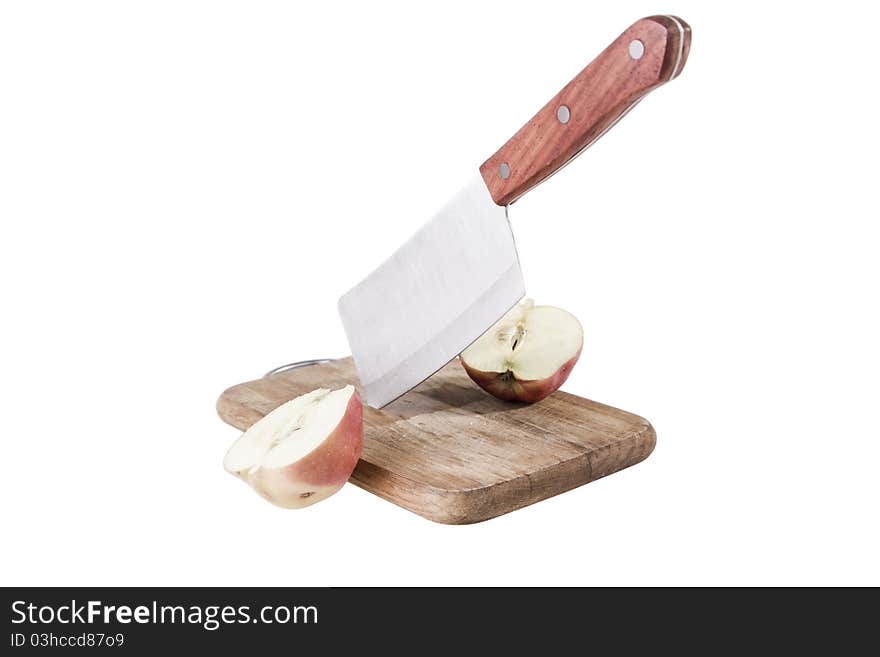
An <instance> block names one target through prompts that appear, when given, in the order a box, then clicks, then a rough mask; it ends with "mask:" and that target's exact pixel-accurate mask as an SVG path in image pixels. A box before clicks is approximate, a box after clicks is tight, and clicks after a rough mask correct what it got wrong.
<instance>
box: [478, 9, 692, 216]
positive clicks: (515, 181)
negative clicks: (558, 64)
mask: <svg viewBox="0 0 880 657" xmlns="http://www.w3.org/2000/svg"><path fill="white" fill-rule="evenodd" d="M634 41H637V42H640V43H641V44H642V46H643V48H644V52H643V53H642V54H641V56H640V57H638V58H635V57H633V56H632V55H631V54H630V44H632V43H633V42H634ZM690 43H691V28H690V26H689V25H688V24H687V23H685V22H684V21H683V20H682V19H680V18H678V17H675V16H650V17H648V18H643V19H641V20H639V21H636V22H635V23H634V24H633V25H632V26H630V27H629V29H627V30H626V31H625V32H624V33H623V34H621V35H620V36H619V37H618V38H617V39H616V40H615V41H614V43H612V44H611V45H610V46H608V47H607V48H606V49H605V50H604V51H602V53H601V54H600V55H599V56H598V57H596V59H594V60H593V61H592V62H591V63H590V64H589V65H588V66H587V67H586V68H585V69H584V70H582V71H581V72H580V73H578V74H577V76H575V78H574V79H573V80H572V81H571V82H569V83H568V84H567V85H565V87H564V88H563V89H562V91H560V92H559V93H558V94H556V96H554V97H553V99H552V100H550V102H549V103H547V104H546V105H545V106H544V107H543V108H542V109H541V110H540V111H539V112H538V113H537V114H535V116H534V117H532V118H531V119H530V120H529V122H528V123H526V124H525V125H524V126H523V127H522V128H520V129H519V131H518V132H517V133H516V134H515V135H514V136H513V137H511V138H510V140H509V141H508V142H507V143H506V144H504V146H502V147H501V148H500V149H499V150H498V152H497V153H495V154H494V155H493V156H492V157H490V158H489V159H488V160H486V161H485V162H484V163H483V165H482V166H481V167H480V173H481V174H482V176H483V180H484V181H485V182H486V186H487V187H488V188H489V191H490V193H491V194H492V198H493V199H494V201H495V202H496V203H497V204H499V205H508V204H510V203H513V202H514V201H515V200H516V199H517V198H519V197H520V196H522V195H523V194H525V193H526V192H527V191H528V190H530V189H531V188H532V187H534V186H535V185H537V184H538V183H540V182H541V181H542V180H545V179H546V178H548V177H549V176H551V175H552V174H553V173H555V172H556V171H558V170H559V169H561V168H562V167H563V166H565V164H566V163H567V162H568V161H569V160H571V159H572V158H574V157H575V156H577V155H578V154H579V153H580V152H581V151H582V150H583V149H584V148H586V147H587V146H589V145H590V144H591V143H592V142H593V141H595V140H596V139H598V138H599V137H601V136H602V134H603V133H604V132H605V131H606V130H608V128H610V127H611V126H612V125H614V123H615V122H616V121H617V120H618V119H620V118H621V117H622V116H623V115H624V114H626V112H627V111H629V109H630V108H631V107H632V106H633V105H634V104H635V103H636V102H638V101H639V100H640V99H641V98H642V97H643V96H645V95H646V94H647V93H648V92H650V91H651V90H653V89H656V88H657V87H658V86H660V85H661V84H663V83H664V82H668V81H669V80H671V79H673V78H675V77H677V76H678V74H679V73H681V70H682V68H684V65H685V62H687V57H688V54H689V52H690ZM562 106H565V108H566V110H567V112H568V115H567V121H566V122H565V123H563V122H562V121H560V119H559V118H558V115H557V112H558V111H559V109H560V107H562ZM563 116H564V117H565V115H563ZM502 167H503V174H502ZM505 175H506V176H507V177H504V176H505Z"/></svg>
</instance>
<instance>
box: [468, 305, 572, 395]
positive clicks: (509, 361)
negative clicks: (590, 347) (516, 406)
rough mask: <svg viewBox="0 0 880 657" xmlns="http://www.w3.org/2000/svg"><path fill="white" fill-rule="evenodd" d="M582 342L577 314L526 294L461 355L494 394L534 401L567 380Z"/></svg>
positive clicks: (480, 383) (475, 377) (476, 378)
mask: <svg viewBox="0 0 880 657" xmlns="http://www.w3.org/2000/svg"><path fill="white" fill-rule="evenodd" d="M583 345H584V330H583V328H582V327H581V324H580V322H579V321H578V320H577V319H576V318H575V317H574V315H572V314H571V313H568V312H566V311H564V310H562V309H560V308H554V307H553V306H536V305H534V302H533V301H532V300H531V299H526V300H525V301H523V302H521V303H519V304H518V305H516V306H514V307H513V308H512V309H511V310H510V311H509V312H508V313H507V314H506V315H505V316H504V317H502V318H501V319H500V320H498V322H496V323H495V325H494V326H493V327H492V328H490V329H489V330H488V331H486V332H485V333H484V334H483V335H481V336H480V337H479V338H477V340H476V341H475V342H474V343H473V344H471V345H470V346H469V347H468V348H467V349H465V350H464V351H463V352H462V353H461V356H460V358H461V364H462V365H463V366H464V369H465V370H466V371H467V373H468V375H469V376H470V377H471V378H472V379H473V380H474V382H475V383H476V384H477V385H478V386H480V387H481V388H482V389H483V390H485V391H486V392H488V393H489V394H490V395H494V396H495V397H498V398H499V399H506V400H508V401H521V402H529V403H532V402H537V401H540V400H542V399H544V398H545V397H546V396H547V395H549V394H550V393H552V392H555V391H556V390H558V389H559V386H561V385H562V384H563V383H565V380H566V379H567V378H568V375H569V374H570V373H571V370H572V368H573V367H574V365H575V363H576V362H577V360H578V358H579V357H580V355H581V349H582V348H583Z"/></svg>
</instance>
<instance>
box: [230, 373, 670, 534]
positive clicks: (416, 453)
mask: <svg viewBox="0 0 880 657" xmlns="http://www.w3.org/2000/svg"><path fill="white" fill-rule="evenodd" d="M346 383H352V384H354V385H355V386H358V382H357V375H356V374H355V369H354V364H353V363H352V360H351V358H342V359H339V360H334V361H330V362H329V363H323V364H320V365H312V366H309V367H305V368H302V369H297V370H292V371H289V372H284V373H281V374H275V375H272V376H269V377H264V378H262V379H257V380H256V381H249V382H248V383H242V384H239V385H237V386H233V387H232V388H229V389H228V390H226V391H225V392H224V393H223V394H222V395H220V399H219V400H218V401H217V412H218V413H219V414H220V417H221V418H222V419H223V420H224V421H225V422H227V423H229V424H231V425H233V426H235V427H238V428H239V429H242V430H244V429H247V428H248V427H249V426H250V425H251V424H253V423H254V422H256V421H257V420H259V419H260V418H261V417H263V416H264V415H265V414H266V413H268V412H269V411H271V410H272V409H274V408H275V407H277V406H279V405H280V404H282V403H283V402H286V401H287V400H289V399H293V398H294V397H297V396H299V395H301V394H303V393H306V392H309V391H310V390H314V389H315V388H320V387H325V388H338V387H340V386H342V385H344V384H346ZM358 387H359V386H358ZM359 392H360V390H359ZM361 398H363V394H361ZM655 442H656V435H655V433H654V429H653V427H651V425H650V423H649V422H648V421H647V420H645V419H643V418H641V417H639V416H637V415H633V414H631V413H627V412H626V411H621V410H618V409H616V408H612V407H611V406H605V405H604V404H599V403H597V402H594V401H590V400H588V399H583V398H581V397H577V396H575V395H571V394H568V393H566V392H561V391H558V392H555V393H553V394H552V395H550V396H549V397H548V398H547V399H544V400H543V401H540V402H538V403H536V404H532V405H524V404H515V403H510V402H504V401H500V400H498V399H495V398H494V397H491V396H489V395H488V394H486V393H485V392H483V391H482V390H481V389H480V388H478V387H477V386H476V385H475V384H474V383H473V382H472V381H471V380H470V378H468V376H467V374H466V373H465V371H464V369H463V368H462V367H461V365H460V364H459V362H458V359H455V360H453V361H452V362H451V363H449V364H448V365H446V367H444V368H443V369H442V370H440V371H439V372H437V373H436V374H435V375H434V376H432V377H431V378H430V379H428V380H427V381H425V382H424V383H422V384H421V385H419V386H418V387H417V388H415V389H414V390H411V391H410V392H408V393H406V394H405V395H404V396H403V397H401V398H399V399H397V400H396V401H394V402H392V403H391V404H389V405H388V406H385V407H384V408H383V409H382V410H375V409H373V408H370V407H368V406H366V405H364V451H363V454H362V456H361V460H360V463H358V466H357V469H356V470H355V471H354V474H353V475H352V477H351V480H350V481H351V482H352V483H354V484H355V485H357V486H360V487H361V488H363V489H365V490H368V491H370V492H371V493H375V494H376V495H378V496H379V497H382V498H385V499H386V500H389V501H390V502H394V503H395V504H397V505H399V506H402V507H404V508H405V509H409V510H410V511H413V512H415V513H418V514H419V515H421V516H424V517H425V518H428V519H429V520H434V521H436V522H443V523H449V524H467V523H473V522H480V521H481V520H488V519H489V518H494V517H495V516H500V515H502V514H504V513H508V512H509V511H513V510H515V509H519V508H522V507H524V506H527V505H529V504H534V503H535V502H539V501H540V500H543V499H546V498H548V497H552V496H553V495H558V494H559V493H562V492H565V491H567V490H571V489H572V488H576V487H577V486H581V485H583V484H586V483H589V482H591V481H593V480H594V479H598V478H599V477H604V476H605V475H609V474H611V473H612V472H617V471H618V470H621V469H623V468H626V467H628V466H630V465H633V464H634V463H638V462H639V461H642V460H644V459H645V458H647V456H648V455H649V454H650V453H651V451H652V450H653V449H654V444H655Z"/></svg>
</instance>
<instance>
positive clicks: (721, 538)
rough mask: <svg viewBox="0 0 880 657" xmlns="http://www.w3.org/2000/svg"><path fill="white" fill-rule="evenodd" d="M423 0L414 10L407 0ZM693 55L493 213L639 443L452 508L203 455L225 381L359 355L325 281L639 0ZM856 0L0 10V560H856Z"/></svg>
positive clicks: (252, 569)
mask: <svg viewBox="0 0 880 657" xmlns="http://www.w3.org/2000/svg"><path fill="white" fill-rule="evenodd" d="M417 6H418V7H422V8H417ZM668 12H673V13H677V14H679V15H681V16H682V17H683V18H685V19H686V20H687V21H688V22H690V23H691V25H692V27H693V48H692V50H691V56H690V60H689V61H688V64H687V67H686V68H685V70H684V72H683V74H682V75H681V77H680V78H678V79H677V80H675V81H674V82H672V83H670V84H669V85H668V86H666V87H664V88H662V89H659V90H658V91H656V92H655V93H654V94H652V95H651V96H650V97H648V98H647V99H646V100H645V101H644V102H643V103H642V104H641V105H640V106H639V107H638V108H637V109H636V110H635V111H633V112H632V113H631V114H630V115H629V116H627V118H626V119H624V120H623V121H622V122H621V123H620V124H618V126H617V127H615V128H614V130H612V131H611V132H610V133H609V134H608V135H606V136H605V137H604V138H603V139H602V140H601V141H600V142H599V143H597V144H596V145H595V146H594V147H593V148H591V149H590V150H589V151H588V152H587V153H586V154H584V155H583V156H582V157H581V158H580V159H579V160H578V161H576V162H575V163H573V164H572V165H571V166H570V167H568V168H567V169H566V170H565V172H564V173H563V174H561V175H559V176H556V177H555V178H553V179H552V180H551V181H549V182H548V183H547V184H545V185H543V186H541V187H540V188H539V189H537V190H535V191H534V192H532V193H531V194H529V196H528V197H526V198H524V199H523V200H522V201H520V202H519V203H517V204H516V205H515V206H514V207H513V208H511V218H512V222H513V226H514V229H515V232H516V236H517V241H518V245H519V248H520V256H521V260H522V263H523V269H524V273H525V277H526V281H527V285H528V291H529V294H530V296H532V297H534V298H535V299H537V301H538V302H539V303H550V304H554V305H559V306H561V307H564V308H566V309H568V310H570V311H571V312H572V313H574V314H575V315H576V316H577V317H578V318H579V319H580V320H581V321H582V323H583V324H584V327H585V331H586V342H585V349H584V355H583V357H582V358H581V361H580V363H579V365H578V366H577V368H576V369H575V371H574V373H573V374H572V376H571V378H570V379H569V381H568V383H567V384H566V386H565V389H567V390H568V391H570V392H573V393H577V394H579V395H583V396H586V397H590V398H592V399H596V400H598V401H602V402H606V403H609V404H612V405H615V406H618V407H621V408H624V409H627V410H630V411H632V412H635V413H638V414H640V415H643V416H644V417H646V418H648V419H650V420H651V421H652V423H653V424H654V426H655V427H656V429H657V433H658V446H657V449H656V451H655V452H654V454H653V455H652V456H651V457H650V458H649V459H648V460H647V461H645V462H644V463H642V464H639V465H637V466H635V467H633V468H631V469H628V470H625V471H623V472H620V473H618V474H615V475H614V476H611V477H608V478H606V479H604V480H600V481H597V482H594V483H592V484H590V485H589V486H585V487H583V488H580V489H578V490H575V491H572V492H569V493H566V494H564V495H561V496H559V497H556V498H553V499H550V500H547V501H544V502H541V503H539V504H536V505H534V506H532V507H529V508H526V509H523V510H520V511H516V512H514V513H512V514H510V515H507V516H504V517H501V518H497V519H494V520H490V521H488V522H486V523H482V524H479V525H473V526H462V527H449V526H443V525H439V524H433V523H431V522H429V521H427V520H423V519H422V518H420V517H418V516H416V515H414V514H412V513H410V512H408V511H405V510H403V509H400V508H398V507H395V506H393V505H391V504H389V503H387V502H384V501H382V500H380V499H379V498H377V497H374V496H372V495H370V494H368V493H366V492H364V491H362V490H360V489H358V488H356V487H354V486H352V485H348V486H346V487H345V488H344V489H343V490H342V491H341V492H340V493H338V494H337V495H335V496H334V497H332V498H330V499H329V500H327V501H325V502H323V503H320V504H318V505H316V506H313V507H311V508H308V509H306V510H304V511H285V510H282V509H278V508H275V507H272V506H270V505H269V504H267V503H265V502H264V501H263V500H261V499H260V498H258V497H257V496H256V495H255V494H254V493H253V492H251V491H250V490H249V489H248V488H247V487H246V486H245V485H244V484H242V483H241V482H239V481H237V480H235V479H234V478H233V477H231V476H230V475H228V474H226V473H225V472H224V470H223V468H222V465H221V463H222V459H223V455H224V453H225V451H226V449H227V448H228V446H229V445H230V444H231V443H232V442H233V440H234V439H235V438H236V436H237V435H238V432H237V431H236V430H234V429H232V428H231V427H228V426H226V425H224V424H223V423H222V422H221V421H220V420H219V419H218V418H217V416H216V414H215V410H214V402H215V400H216V398H217V396H218V395H219V393H220V392H221V391H222V390H223V389H224V388H226V387H228V386H230V385H232V384H234V383H237V382H240V381H244V380H248V379H252V378H255V377H257V376H259V375H261V374H262V373H263V372H265V371H266V370H268V369H270V368H272V367H273V366H276V365H279V364H281V363H284V362H288V361H291V360H298V359H304V358H311V357H319V356H342V355H345V354H346V353H347V346H346V340H345V336H344V334H343V331H342V328H341V326H340V323H339V321H338V318H337V314H336V299H337V297H338V296H339V295H340V294H341V293H342V292H344V291H345V290H346V289H347V288H348V287H349V286H350V285H351V284H353V283H354V282H356V281H357V280H358V279H359V278H360V277H362V276H363V275H364V274H366V273H367V272H368V271H369V270H370V269H371V268H372V267H373V266H374V265H375V264H377V263H378V262H380V261H381V260H382V259H383V257H384V256H385V255H386V254H387V253H388V252H389V251H390V250H391V249H392V248H393V247H395V246H396V245H397V243H398V242H400V241H401V240H402V239H403V238H405V237H406V236H407V235H408V234H409V233H410V232H412V231H413V230H414V229H415V228H417V227H418V225H419V224H420V223H421V222H422V221H424V220H425V219H427V218H428V217H429V216H430V214H431V212H432V211H433V210H434V209H435V208H436V207H437V206H439V205H441V204H442V202H443V201H444V200H445V198H446V196H448V195H449V194H451V193H453V192H454V191H455V190H456V188H457V187H458V186H459V184H460V183H462V182H464V180H465V179H467V178H468V177H469V176H470V175H471V174H472V173H473V171H474V170H475V169H476V167H477V166H478V165H479V164H480V163H482V162H483V160H484V159H486V158H487V157H488V156H489V155H491V154H492V153H493V152H494V151H495V150H496V149H497V148H498V147H499V146H501V144H503V143H504V141H506V139H507V138H508V137H509V136H511V135H512V134H513V132H514V131H515V130H516V129H517V128H519V126H520V125H521V124H522V123H523V122H525V121H526V120H527V119H528V118H529V117H530V116H531V115H532V114H533V113H534V112H535V111H536V110H537V109H538V108H539V107H540V106H541V105H543V103H544V102H545V101H546V100H548V99H549V98H550V97H551V96H552V95H553V94H555V93H556V91H558V90H559V88H560V87H561V86H562V85H563V84H564V83H565V82H567V81H568V80H569V79H570V78H571V77H572V76H573V75H574V74H575V73H577V72H578V71H579V70H580V69H581V68H582V67H583V66H584V65H586V64H587V63H588V62H589V61H590V60H591V59H592V58H593V57H594V56H595V55H596V54H597V53H598V52H599V51H600V50H601V49H602V48H604V47H605V46H606V45H607V44H608V43H609V42H610V41H611V40H613V39H614V38H616V37H617V35H618V34H619V33H620V32H621V31H623V30H624V29H625V28H626V27H627V26H629V25H630V23H632V22H633V21H634V20H636V19H638V18H640V17H641V16H645V15H650V14H654V13H668ZM878 14H880V12H878V10H877V9H876V8H874V7H873V6H871V5H870V4H869V3H860V2H835V3H832V4H829V3H812V4H810V3H792V4H791V5H790V7H789V8H786V7H785V5H784V4H782V3H779V4H775V3H767V2H745V1H739V2H736V3H725V4H722V3H706V2H692V1H689V0H670V1H669V2H667V3H657V2H630V3H587V2H570V3H561V2H550V1H548V0H544V1H542V2H534V1H531V2H513V1H512V0H504V1H503V2H491V3H490V2H479V3H477V2H473V1H468V2H461V3H456V2H449V1H445V2H443V3H436V4H434V5H432V6H430V7H428V6H422V5H417V3H403V2H401V3H387V2H367V3H354V2H353V3H349V4H343V3H335V2H332V3H331V2H328V3H291V2H277V3H276V2H124V3H123V2H109V1H108V2H77V3H71V2H5V3H3V4H2V5H0V225H2V238H0V280H2V291H3V294H2V307H3V310H4V313H3V319H2V324H0V326H2V328H0V331H2V343H0V349H2V360H0V366H2V384H0V385H2V389H0V393H2V395H0V400H2V426H3V429H2V454H3V468H2V470H3V474H2V477H0V499H2V502H0V504H2V519H0V521H2V526H3V535H4V537H3V540H2V544H0V551H2V555H0V556H2V558H0V582H2V584H6V585H12V584H18V585H49V584H70V585H75V584H92V585H136V584H151V585H159V584H168V585H174V584H177V585H198V584H202V585H228V584H235V585H244V584H253V585H343V584H349V585H361V584H481V585H482V584H502V585H503V584H529V585H531V584H560V585H569V584H578V585H591V584H596V585H598V584H648V585H649V584H697V585H700V584H874V585H877V584H880V566H878V563H880V562H878V559H877V554H878V551H880V540H878V522H877V502H878V499H880V487H878V483H877V474H876V472H877V466H878V458H880V431H878V425H877V422H878V419H877V405H878V392H880V390H878V388H880V386H878V375H877V372H878V366H880V358H878V356H880V354H878V346H877V343H878V335H880V322H878V292H877V281H878V280H880V266H878V258H877V247H878V239H877V237H878V232H877V226H878V221H880V213H878V204H877V200H876V199H877V193H878V191H877V183H878V180H877V175H878V167H877V152H878V147H880V143H878V134H877V129H876V127H875V123H876V117H877V116H878V115H880V107H878V102H877V97H876V83H877V69H876V61H877V53H878V48H880V42H878V41H877V34H876V29H875V28H876V25H877V21H878V19H880V15H878Z"/></svg>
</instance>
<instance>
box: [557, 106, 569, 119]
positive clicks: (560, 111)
mask: <svg viewBox="0 0 880 657" xmlns="http://www.w3.org/2000/svg"><path fill="white" fill-rule="evenodd" d="M556 118H557V119H558V120H559V122H560V123H568V120H569V119H570V118H571V112H570V111H569V109H568V106H567V105H560V106H559V107H558V108H557V110H556Z"/></svg>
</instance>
